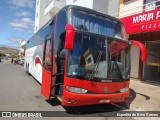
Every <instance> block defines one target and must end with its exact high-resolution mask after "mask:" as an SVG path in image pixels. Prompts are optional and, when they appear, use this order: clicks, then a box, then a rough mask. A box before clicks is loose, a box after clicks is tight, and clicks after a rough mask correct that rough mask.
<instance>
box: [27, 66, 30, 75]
mask: <svg viewBox="0 0 160 120" xmlns="http://www.w3.org/2000/svg"><path fill="white" fill-rule="evenodd" d="M26 73H27V75H28V76H30V75H31V74H30V73H29V66H27V67H26Z"/></svg>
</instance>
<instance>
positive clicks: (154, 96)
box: [128, 79, 160, 111]
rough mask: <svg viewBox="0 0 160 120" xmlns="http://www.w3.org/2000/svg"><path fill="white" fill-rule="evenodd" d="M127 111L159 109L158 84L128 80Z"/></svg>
mask: <svg viewBox="0 0 160 120" xmlns="http://www.w3.org/2000/svg"><path fill="white" fill-rule="evenodd" d="M130 90H131V93H130V96H129V100H128V102H129V103H130V109H129V111H160V86H156V85H150V84H147V83H144V82H141V81H139V80H135V79H131V80H130Z"/></svg>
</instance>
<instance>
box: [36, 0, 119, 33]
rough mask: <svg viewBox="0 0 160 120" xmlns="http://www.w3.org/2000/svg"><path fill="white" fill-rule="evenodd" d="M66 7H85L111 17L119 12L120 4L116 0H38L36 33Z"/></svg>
mask: <svg viewBox="0 0 160 120" xmlns="http://www.w3.org/2000/svg"><path fill="white" fill-rule="evenodd" d="M66 5H78V6H83V7H87V8H90V9H94V10H96V11H99V12H101V13H104V14H110V15H111V14H113V13H117V12H118V5H119V4H118V1H115V0H87V2H86V1H84V0H36V13H35V30H34V32H35V33H36V32H37V31H38V30H39V29H40V28H41V27H42V26H43V25H44V24H45V23H46V22H47V21H49V20H50V19H51V18H52V17H53V16H54V15H55V14H56V13H57V12H58V11H59V10H60V9H61V8H63V7H64V6H66ZM113 6H114V7H113ZM117 17H118V15H117Z"/></svg>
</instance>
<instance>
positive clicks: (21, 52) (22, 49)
mask: <svg viewBox="0 0 160 120" xmlns="http://www.w3.org/2000/svg"><path fill="white" fill-rule="evenodd" d="M19 43H20V48H19V56H20V57H21V58H22V57H23V56H24V53H25V47H26V40H20V42H19Z"/></svg>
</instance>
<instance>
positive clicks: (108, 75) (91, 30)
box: [24, 6, 146, 106]
mask: <svg viewBox="0 0 160 120" xmlns="http://www.w3.org/2000/svg"><path fill="white" fill-rule="evenodd" d="M131 45H136V46H139V47H140V50H141V59H142V61H145V60H146V48H145V46H144V45H143V44H142V43H141V42H139V41H128V40H127V38H126V33H125V29H124V26H123V24H122V22H121V21H120V20H119V19H117V18H114V17H112V16H109V15H105V14H102V13H99V12H96V11H94V10H91V9H87V8H83V7H78V6H66V7H64V8H63V9H61V10H60V11H59V12H58V13H57V14H56V15H55V16H54V17H53V18H52V19H51V20H50V21H49V22H48V23H47V24H46V25H44V26H43V27H42V28H41V29H40V30H39V31H38V32H37V33H36V34H35V35H33V37H32V38H31V39H29V40H28V42H27V48H26V52H25V65H24V66H25V68H26V72H27V73H28V74H31V75H32V76H33V77H34V78H35V79H36V80H37V81H38V82H39V83H40V84H41V93H42V95H43V96H45V97H46V98H47V99H50V98H51V97H57V98H58V99H59V100H60V101H61V104H62V105H63V106H84V105H94V104H108V103H118V102H125V100H126V99H127V98H128V96H129V93H130V90H129V81H130V66H131V65H130V63H131V59H130V46H131Z"/></svg>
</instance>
